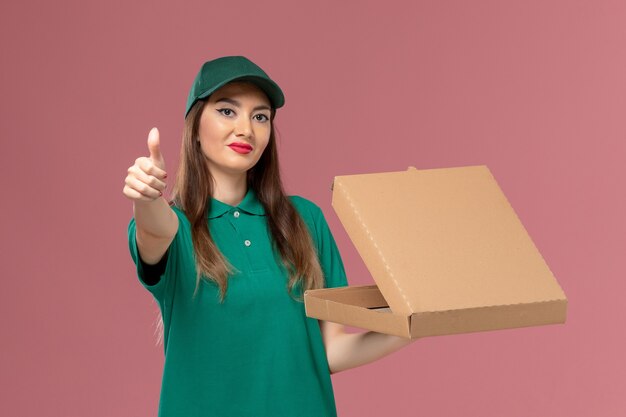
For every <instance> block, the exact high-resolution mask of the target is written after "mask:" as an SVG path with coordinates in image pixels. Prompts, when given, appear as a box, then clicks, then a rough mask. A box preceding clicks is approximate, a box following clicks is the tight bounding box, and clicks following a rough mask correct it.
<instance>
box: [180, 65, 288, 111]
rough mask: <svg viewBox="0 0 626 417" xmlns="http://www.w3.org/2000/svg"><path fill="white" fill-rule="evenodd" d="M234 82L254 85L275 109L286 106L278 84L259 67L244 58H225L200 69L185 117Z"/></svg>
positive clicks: (188, 101) (191, 91)
mask: <svg viewBox="0 0 626 417" xmlns="http://www.w3.org/2000/svg"><path fill="white" fill-rule="evenodd" d="M234 80H246V81H250V82H252V83H254V84H255V85H256V86H257V87H259V88H260V89H261V90H263V92H265V94H267V97H268V98H269V99H270V102H271V103H272V107H273V108H275V109H277V108H279V107H282V106H283V105H284V104H285V97H284V96H283V92H282V90H281V89H280V87H279V86H278V84H276V83H275V82H274V81H272V80H271V79H270V77H269V76H268V75H267V74H266V73H265V71H263V70H262V69H261V68H260V67H259V66H258V65H256V64H255V63H254V62H252V61H250V60H249V59H248V58H246V57H243V56H223V57H221V58H216V59H214V60H212V61H207V62H205V63H204V64H203V65H202V68H200V72H198V75H196V79H195V80H194V82H193V85H192V86H191V90H190V91H189V97H188V98H187V110H186V111H185V117H187V114H189V110H191V107H192V106H193V105H194V104H195V102H196V101H198V100H199V99H202V98H205V97H208V96H209V95H210V94H211V93H213V92H214V91H215V90H217V89H218V88H220V87H222V86H223V85H225V84H227V83H229V82H231V81H234Z"/></svg>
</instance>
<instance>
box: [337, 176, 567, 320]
mask: <svg viewBox="0 0 626 417" xmlns="http://www.w3.org/2000/svg"><path fill="white" fill-rule="evenodd" d="M332 206H333V208H334V210H335V211H336V212H337V215H338V217H339V219H340V221H341V223H342V224H343V226H344V228H345V229H346V231H347V233H348V234H349V236H350V238H351V240H352V242H353V243H354V245H355V246H356V248H357V251H358V252H359V254H360V256H361V257H362V258H363V261H364V262H365V264H366V266H367V268H368V270H369V271H370V273H371V274H372V276H373V278H374V280H375V281H376V284H377V286H378V288H379V290H380V292H381V294H382V295H383V297H384V298H385V300H386V301H387V302H388V304H389V307H390V308H391V310H392V312H393V313H394V314H397V315H405V316H410V315H412V314H415V313H427V312H440V311H449V310H459V309H472V308H482V307H485V306H496V305H515V304H528V303H541V302H545V301H552V300H565V299H566V298H565V294H564V293H563V290H562V289H561V287H560V286H559V284H558V283H557V281H556V279H555V278H554V276H553V275H552V272H551V271H550V269H549V268H548V265H547V264H546V262H545V261H544V259H543V257H542V256H541V254H540V253H539V251H538V250H537V248H536V247H535V245H534V243H533V242H532V240H531V238H530V236H529V235H528V233H527V232H526V230H525V228H524V226H523V225H522V223H521V222H520V220H519V219H518V217H517V215H516V214H515V211H514V210H513V208H512V207H511V205H510V204H509V202H508V201H507V199H506V197H505V196H504V194H503V193H502V191H501V190H500V187H499V186H498V184H497V182H496V180H495V178H494V177H493V176H492V175H491V172H490V171H489V169H488V168H487V166H485V165H478V166H467V167H455V168H440V169H426V170H417V169H415V168H413V167H409V169H408V170H406V171H399V172H386V173H377V174H360V175H344V176H336V177H335V179H334V181H333V196H332Z"/></svg>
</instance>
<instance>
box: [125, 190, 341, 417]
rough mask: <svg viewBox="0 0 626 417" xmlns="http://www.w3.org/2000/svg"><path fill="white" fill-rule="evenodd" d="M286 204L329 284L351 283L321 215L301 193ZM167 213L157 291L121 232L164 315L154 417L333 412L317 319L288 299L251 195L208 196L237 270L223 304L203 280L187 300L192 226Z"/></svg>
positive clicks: (218, 233) (218, 238)
mask: <svg viewBox="0 0 626 417" xmlns="http://www.w3.org/2000/svg"><path fill="white" fill-rule="evenodd" d="M289 198H290V200H291V202H292V203H293V205H294V206H295V208H296V210H297V211H298V212H299V213H300V215H301V216H302V218H303V220H304V221H305V223H306V224H307V226H308V228H309V231H310V232H311V236H312V238H313V241H314V243H315V245H316V247H317V250H318V255H319V260H320V264H321V266H322V270H323V272H324V275H325V277H326V287H340V286H346V285H348V284H347V280H346V275H345V271H344V266H343V263H342V260H341V256H340V254H339V251H338V249H337V246H336V244H335V240H334V239H333V236H332V234H331V232H330V229H329V228H328V224H327V223H326V220H325V218H324V215H323V212H322V210H321V209H320V208H319V207H318V206H317V205H316V204H315V203H313V202H311V201H309V200H307V199H305V198H303V197H300V196H289ZM172 209H173V210H174V212H175V213H176V215H177V216H178V220H179V228H178V232H177V233H176V237H175V238H174V240H173V241H172V244H171V245H170V247H169V249H168V258H167V265H166V268H165V272H164V273H163V275H162V276H161V279H160V280H159V281H158V282H157V283H156V284H154V285H149V284H148V283H147V282H146V280H144V278H143V276H142V274H143V268H142V265H141V262H139V261H140V259H139V258H138V251H137V243H136V238H135V219H134V218H133V219H131V221H130V224H129V226H128V239H129V248H130V253H131V256H132V258H133V260H134V262H135V264H136V265H137V275H138V277H139V280H140V282H141V283H142V285H143V286H144V287H145V288H146V289H147V290H148V291H150V293H152V295H153V296H154V298H155V299H156V300H157V302H158V304H159V306H160V309H161V313H162V316H163V323H164V349H165V365H164V369H163V381H162V386H161V399H160V404H159V416H160V417H177V416H180V417H196V416H198V417H200V416H203V417H204V416H215V417H222V416H223V417H239V416H242V417H243V416H245V417H251V416H254V417H263V416H267V417H283V416H289V417H293V416H297V417H307V416H311V417H326V416H336V414H337V412H336V408H335V399H334V395H333V389H332V384H331V379H330V373H329V369H328V361H327V357H326V351H325V349H324V344H323V342H322V336H321V331H320V327H319V323H318V321H317V319H312V318H309V317H306V315H305V312H304V304H303V303H302V302H298V301H295V300H294V299H293V298H291V297H290V296H289V295H288V293H287V290H286V282H287V274H286V271H285V269H284V267H283V265H282V264H281V263H280V255H279V254H278V252H276V251H274V250H273V249H272V245H271V241H270V234H269V228H268V226H267V223H266V216H265V210H264V208H263V206H262V205H261V203H260V202H259V200H258V199H257V197H256V193H255V192H254V191H253V190H252V189H251V188H249V189H248V192H247V193H246V196H245V198H244V199H243V200H242V202H241V203H240V204H239V205H238V206H236V207H234V206H230V205H228V204H225V203H223V202H220V201H218V200H215V199H212V200H211V209H210V212H209V213H208V217H209V229H210V232H211V236H212V238H213V239H214V241H215V243H216V244H217V246H218V247H219V249H220V250H221V252H222V253H223V254H224V256H226V258H227V259H228V260H229V261H230V262H231V264H232V265H233V266H234V267H235V268H237V269H238V270H239V272H237V273H235V274H234V275H232V276H231V277H230V278H229V285H228V292H227V295H226V299H225V301H224V303H223V304H219V299H218V294H219V291H218V287H217V286H216V285H215V284H213V283H212V282H207V281H205V280H202V282H201V285H200V287H199V289H198V293H197V294H196V298H195V299H192V294H193V291H194V288H195V284H196V268H195V265H194V261H193V245H192V241H191V230H190V224H189V220H188V219H187V217H186V216H185V215H184V213H183V212H182V211H181V210H180V209H178V208H177V207H172ZM296 294H298V292H296Z"/></svg>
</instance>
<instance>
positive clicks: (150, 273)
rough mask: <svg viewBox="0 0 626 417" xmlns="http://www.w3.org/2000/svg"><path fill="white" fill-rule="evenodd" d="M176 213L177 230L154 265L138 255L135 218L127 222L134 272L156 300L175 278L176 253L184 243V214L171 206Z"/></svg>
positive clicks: (177, 253) (161, 296) (178, 252)
mask: <svg viewBox="0 0 626 417" xmlns="http://www.w3.org/2000/svg"><path fill="white" fill-rule="evenodd" d="M172 209H173V210H174V212H175V213H176V215H177V216H178V230H177V231H176V236H174V240H173V241H172V243H171V244H170V246H169V247H168V249H167V251H166V252H165V255H163V258H162V259H161V261H160V262H159V263H158V264H156V265H147V264H145V263H144V262H143V261H142V260H141V257H140V256H139V249H138V247H137V235H136V229H137V227H136V224H135V218H134V217H133V218H131V220H130V222H129V224H128V247H129V250H130V256H131V258H132V259H133V262H135V267H136V269H135V272H136V274H137V277H138V278H139V282H140V283H141V285H143V287H144V288H146V289H147V290H148V291H150V292H151V293H152V295H154V297H155V298H156V299H157V300H161V299H162V298H163V295H164V293H165V291H166V289H167V287H168V286H170V284H171V283H172V281H173V280H174V279H175V273H176V264H177V263H178V262H177V261H178V259H177V257H178V255H179V254H180V253H181V250H182V246H183V244H184V242H183V239H184V236H183V235H184V230H185V229H184V227H183V218H184V217H185V215H184V214H183V213H182V211H180V210H179V209H177V208H175V207H172Z"/></svg>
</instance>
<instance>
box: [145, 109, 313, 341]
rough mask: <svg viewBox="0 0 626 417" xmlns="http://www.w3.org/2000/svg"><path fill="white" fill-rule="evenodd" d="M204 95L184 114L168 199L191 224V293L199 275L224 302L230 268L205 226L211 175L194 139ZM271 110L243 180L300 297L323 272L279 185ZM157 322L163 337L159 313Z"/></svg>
mask: <svg viewBox="0 0 626 417" xmlns="http://www.w3.org/2000/svg"><path fill="white" fill-rule="evenodd" d="M206 100H207V99H204V100H201V101H198V102H196V103H195V104H194V106H193V107H192V108H191V109H190V111H189V113H188V115H187V117H186V118H185V125H184V128H183V137H182V147H181V151H180V161H179V167H178V172H177V176H176V182H175V184H174V188H173V190H172V200H171V201H170V204H174V205H176V206H177V207H178V208H180V209H181V210H182V211H183V212H184V213H185V215H186V216H187V218H188V220H189V223H190V225H191V235H192V241H193V247H194V255H195V263H196V271H197V275H196V288H195V291H194V294H193V296H194V297H195V295H196V292H197V290H198V287H199V285H200V283H201V280H202V279H207V280H208V281H212V282H214V283H215V284H217V285H218V287H219V291H220V300H219V301H220V303H222V302H223V301H224V298H225V297H226V292H227V289H228V277H229V275H230V274H231V273H232V272H233V269H234V268H233V266H232V265H231V264H230V263H229V262H228V260H227V259H226V258H225V257H224V256H223V254H222V253H221V252H220V250H219V248H218V247H217V245H216V244H215V242H214V241H213V239H212V237H211V233H210V231H209V227H208V226H209V225H208V216H207V213H208V211H209V208H210V203H211V197H212V196H213V178H212V175H211V172H210V170H209V168H208V166H207V164H206V160H205V156H204V154H203V152H202V149H201V147H200V142H199V141H198V140H197V139H198V132H199V128H200V116H201V115H202V111H203V109H204V106H205V105H206V103H207V101H206ZM275 115H276V109H272V111H271V116H270V123H271V133H270V139H269V142H268V144H267V147H266V148H265V150H264V151H263V154H262V155H261V158H260V159H259V161H258V162H257V163H256V165H255V166H254V167H252V168H251V169H250V170H248V172H247V185H248V187H251V188H252V189H253V190H254V191H255V192H256V194H257V197H258V199H259V201H260V203H261V204H262V205H263V207H264V208H265V213H266V219H267V224H268V226H269V230H270V232H271V239H272V245H273V247H274V248H275V249H277V250H278V253H280V256H281V258H282V263H283V265H284V267H285V269H286V270H287V272H288V274H289V279H288V280H287V283H286V291H287V292H288V294H289V295H290V296H291V297H292V298H294V299H296V300H297V301H300V302H302V294H304V291H305V290H307V289H314V288H322V287H324V276H323V272H322V268H321V266H320V263H319V259H318V257H317V250H316V247H315V245H314V243H313V240H312V239H311V235H310V233H309V230H308V228H307V225H306V224H305V223H304V221H303V220H302V218H301V216H300V214H299V213H298V211H297V210H296V209H295V207H294V206H293V205H292V203H291V201H290V199H289V198H288V197H287V195H286V194H285V191H284V188H283V184H282V181H281V178H280V168H279V163H278V151H277V146H276V132H275V128H274V116H275ZM179 227H180V226H179ZM296 286H298V287H299V288H300V290H301V291H300V294H298V295H294V289H295V288H296ZM157 327H158V328H159V330H160V334H159V335H160V340H161V339H162V336H163V319H162V317H161V318H160V321H159V323H158V324H157Z"/></svg>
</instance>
